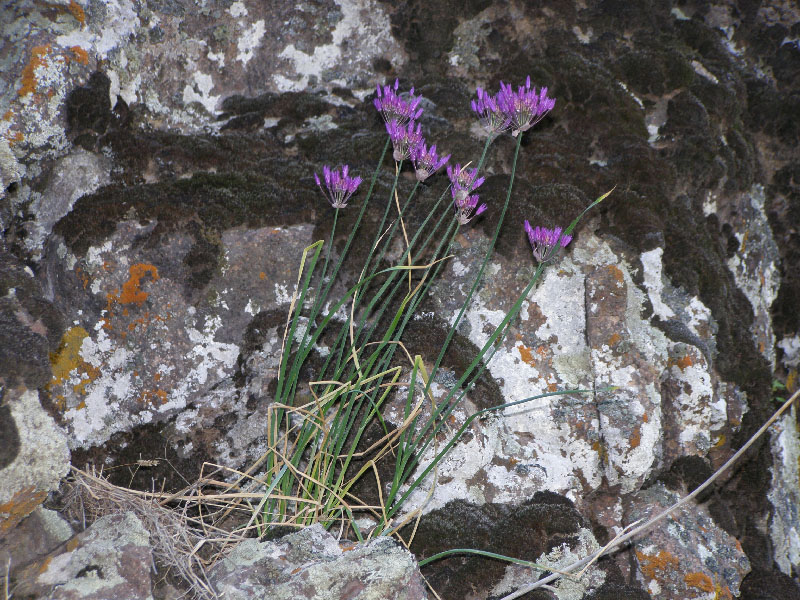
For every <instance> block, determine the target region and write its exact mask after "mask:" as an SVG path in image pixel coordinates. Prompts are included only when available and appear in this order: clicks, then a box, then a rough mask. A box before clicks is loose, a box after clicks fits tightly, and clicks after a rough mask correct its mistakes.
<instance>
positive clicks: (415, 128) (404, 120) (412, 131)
mask: <svg viewBox="0 0 800 600" xmlns="http://www.w3.org/2000/svg"><path fill="white" fill-rule="evenodd" d="M398 87H399V82H398V81H397V80H395V82H394V86H388V85H385V86H383V88H381V86H378V93H377V96H378V97H377V98H375V100H374V101H373V104H374V105H375V108H376V109H377V110H378V112H379V113H381V115H382V116H383V119H384V120H385V121H386V132H387V133H388V134H389V137H390V138H391V140H392V146H393V148H394V152H393V156H394V159H395V160H396V161H397V162H400V161H401V160H408V159H411V162H412V163H413V164H414V171H415V172H416V176H417V180H418V181H425V180H426V179H427V178H428V177H430V176H431V175H433V174H434V173H435V172H436V171H438V170H439V169H441V168H442V167H443V166H444V165H445V164H447V161H448V160H450V155H449V154H448V155H447V156H442V157H440V156H439V154H438V153H437V152H436V144H434V145H433V146H431V147H430V148H428V145H427V144H426V143H425V138H424V137H422V130H421V126H420V124H419V123H417V122H416V121H417V119H419V117H420V115H422V109H421V108H418V107H419V103H420V101H421V100H422V98H421V97H419V96H414V88H411V91H410V92H409V97H410V99H409V100H404V99H403V98H401V97H400V95H399V94H398V93H397V89H398Z"/></svg>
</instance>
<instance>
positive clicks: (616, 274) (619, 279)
mask: <svg viewBox="0 0 800 600" xmlns="http://www.w3.org/2000/svg"><path fill="white" fill-rule="evenodd" d="M608 270H609V271H610V272H611V275H613V277H614V279H616V280H617V283H619V284H622V283H623V282H624V281H625V277H624V275H623V274H622V271H620V270H619V267H616V266H614V265H608Z"/></svg>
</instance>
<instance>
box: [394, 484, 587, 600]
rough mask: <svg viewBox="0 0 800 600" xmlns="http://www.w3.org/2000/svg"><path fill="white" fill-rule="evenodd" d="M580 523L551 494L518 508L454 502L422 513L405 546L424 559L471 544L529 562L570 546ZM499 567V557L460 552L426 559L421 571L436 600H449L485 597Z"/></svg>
mask: <svg viewBox="0 0 800 600" xmlns="http://www.w3.org/2000/svg"><path fill="white" fill-rule="evenodd" d="M581 527H587V524H586V523H585V521H584V519H583V518H582V517H581V515H580V514H579V513H578V511H577V510H575V507H574V506H573V505H572V503H571V502H570V501H569V500H568V499H566V498H564V497H563V496H559V495H558V494H554V493H552V492H537V493H536V494H534V496H533V498H531V499H530V500H528V501H526V502H524V503H522V504H520V505H518V506H511V505H507V504H484V505H482V506H476V505H474V504H470V503H468V502H465V501H462V500H454V501H452V502H448V503H447V505H446V506H444V507H443V508H441V509H438V510H435V511H431V512H430V513H428V514H427V515H425V516H423V517H422V519H421V520H420V523H419V527H418V528H417V532H416V535H415V537H414V543H413V544H412V547H411V550H412V552H414V553H415V554H416V555H417V556H418V557H420V558H424V557H427V556H432V555H434V554H436V553H438V552H442V551H444V550H449V549H452V548H477V549H480V550H486V551H489V552H495V553H498V554H503V555H505V556H513V557H516V558H521V559H523V560H530V561H535V560H536V559H538V558H539V557H540V556H541V555H542V554H543V553H545V552H550V551H551V550H552V549H553V548H555V547H557V546H560V545H562V544H568V545H572V544H575V543H576V542H577V537H576V534H577V533H578V531H579V530H580V528H581ZM409 529H410V528H409ZM404 533H410V531H408V532H404ZM505 568H506V563H504V562H501V561H496V560H491V559H486V558H481V557H475V556H470V555H463V556H453V557H448V558H445V559H442V560H438V561H435V562H433V563H430V564H429V565H427V566H426V567H424V568H423V569H422V573H423V575H424V576H425V577H426V578H427V579H428V581H429V582H430V584H431V585H432V587H433V588H434V589H435V590H436V591H437V593H438V594H440V595H441V597H442V598H444V599H447V600H450V599H452V600H455V599H461V598H467V597H470V595H471V594H475V595H478V596H479V597H481V595H485V594H486V593H487V592H488V591H489V590H491V589H492V587H494V585H496V584H497V582H498V581H499V580H500V579H501V578H502V577H503V574H504V573H505Z"/></svg>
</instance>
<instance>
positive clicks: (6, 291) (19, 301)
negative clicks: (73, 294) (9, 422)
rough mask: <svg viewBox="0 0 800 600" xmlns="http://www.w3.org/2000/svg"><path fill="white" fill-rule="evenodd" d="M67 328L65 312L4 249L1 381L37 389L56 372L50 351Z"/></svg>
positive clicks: (0, 281) (0, 266)
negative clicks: (45, 296)
mask: <svg viewBox="0 0 800 600" xmlns="http://www.w3.org/2000/svg"><path fill="white" fill-rule="evenodd" d="M63 331H64V324H63V321H62V316H61V314H60V313H59V312H58V310H57V309H56V308H55V307H54V306H53V305H52V304H51V303H50V302H49V301H47V300H45V299H44V294H43V293H42V290H41V288H40V286H39V283H38V281H36V280H35V279H33V278H32V277H31V276H30V275H28V273H26V272H25V271H24V266H23V265H22V264H20V263H19V261H18V260H17V259H16V258H15V257H14V256H12V255H11V254H9V253H7V252H3V251H2V250H0V382H4V383H5V384H6V385H18V384H20V383H24V384H25V385H27V386H28V387H29V388H32V389H35V388H38V387H42V386H44V385H45V384H46V383H47V382H48V381H49V380H50V377H51V376H52V372H51V369H50V358H49V354H50V353H51V352H54V351H55V350H56V349H57V348H58V344H59V342H60V340H61V334H62V333H63Z"/></svg>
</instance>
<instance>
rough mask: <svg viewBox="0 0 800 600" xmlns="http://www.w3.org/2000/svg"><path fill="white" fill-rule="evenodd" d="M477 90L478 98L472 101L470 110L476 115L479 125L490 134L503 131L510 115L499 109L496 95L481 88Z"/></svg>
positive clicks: (494, 134)
mask: <svg viewBox="0 0 800 600" xmlns="http://www.w3.org/2000/svg"><path fill="white" fill-rule="evenodd" d="M477 92H478V99H477V100H473V101H472V110H473V111H474V112H475V113H476V114H477V115H478V118H479V119H480V121H481V125H483V127H484V128H485V129H486V131H487V132H488V133H489V135H490V136H496V135H499V134H501V133H503V132H504V131H505V130H506V129H508V127H509V126H510V125H511V117H510V116H508V115H507V114H506V113H504V112H503V111H502V110H500V106H499V105H498V103H497V96H490V95H489V94H487V93H486V92H485V91H484V90H483V89H482V88H478V90H477ZM498 95H499V94H498Z"/></svg>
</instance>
